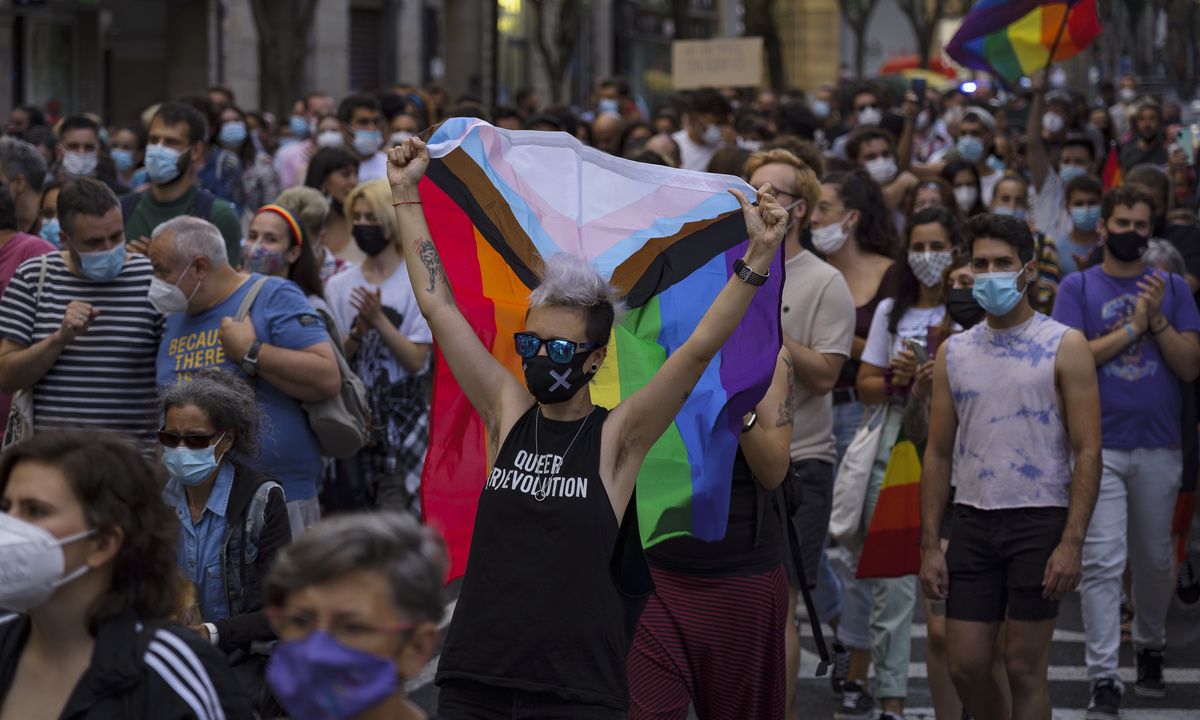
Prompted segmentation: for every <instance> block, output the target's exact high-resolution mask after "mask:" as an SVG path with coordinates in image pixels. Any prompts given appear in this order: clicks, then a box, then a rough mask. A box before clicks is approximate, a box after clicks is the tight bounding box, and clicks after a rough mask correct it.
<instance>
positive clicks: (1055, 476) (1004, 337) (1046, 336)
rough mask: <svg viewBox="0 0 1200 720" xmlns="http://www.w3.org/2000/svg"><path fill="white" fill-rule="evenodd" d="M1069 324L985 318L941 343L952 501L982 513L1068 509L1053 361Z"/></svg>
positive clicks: (1065, 443)
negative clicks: (952, 436)
mask: <svg viewBox="0 0 1200 720" xmlns="http://www.w3.org/2000/svg"><path fill="white" fill-rule="evenodd" d="M1068 329H1069V328H1068V327H1067V326H1066V325H1063V324H1061V323H1058V322H1055V321H1054V320H1051V319H1050V318H1048V317H1046V316H1045V315H1042V314H1040V313H1035V314H1034V316H1033V317H1032V318H1030V319H1029V320H1028V321H1027V322H1025V323H1024V324H1022V325H1020V326H1018V327H1015V328H1011V329H1008V330H994V329H992V328H990V327H988V325H987V323H986V322H984V323H980V324H979V325H976V326H975V327H974V328H972V329H970V330H968V331H967V332H964V333H961V334H959V335H955V336H953V337H952V338H950V339H949V340H948V341H947V342H946V351H947V353H948V354H947V356H946V370H947V376H948V379H949V383H950V392H951V396H952V397H953V400H954V409H955V411H956V413H957V414H958V437H957V438H956V442H955V449H954V460H955V473H957V480H958V490H957V494H956V495H955V502H959V503H963V504H965V505H970V506H972V507H976V508H979V509H981V510H1000V509H1006V508H1021V507H1067V503H1068V499H1069V488H1070V484H1071V465H1072V458H1071V442H1070V438H1069V436H1068V435H1067V431H1066V427H1065V426H1064V425H1063V418H1062V415H1061V413H1060V412H1059V407H1058V393H1057V391H1056V386H1055V382H1054V365H1055V360H1056V359H1057V357H1058V348H1059V345H1060V344H1061V342H1062V338H1063V335H1064V334H1066V332H1067V330H1068Z"/></svg>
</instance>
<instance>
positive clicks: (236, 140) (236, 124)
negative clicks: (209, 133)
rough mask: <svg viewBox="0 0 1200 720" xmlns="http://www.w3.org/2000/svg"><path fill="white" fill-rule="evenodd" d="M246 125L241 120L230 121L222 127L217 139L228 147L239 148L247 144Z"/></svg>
mask: <svg viewBox="0 0 1200 720" xmlns="http://www.w3.org/2000/svg"><path fill="white" fill-rule="evenodd" d="M246 135H247V132H246V123H244V122H242V121H241V120H230V121H229V122H227V123H225V124H223V125H222V126H221V132H220V133H219V134H218V135H217V139H218V140H220V141H221V144H222V145H224V146H226V147H239V146H240V145H241V144H242V143H244V142H246Z"/></svg>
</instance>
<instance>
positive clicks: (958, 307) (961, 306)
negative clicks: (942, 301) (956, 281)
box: [946, 288, 987, 330]
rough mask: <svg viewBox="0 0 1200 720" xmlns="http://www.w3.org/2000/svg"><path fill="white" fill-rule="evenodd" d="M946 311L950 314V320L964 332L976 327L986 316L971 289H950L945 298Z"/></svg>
mask: <svg viewBox="0 0 1200 720" xmlns="http://www.w3.org/2000/svg"><path fill="white" fill-rule="evenodd" d="M946 311H947V312H949V313H950V319H951V320H953V321H954V322H956V323H958V324H959V325H961V326H962V328H963V329H964V330H970V329H971V328H973V327H975V326H976V325H978V324H979V323H980V321H982V320H983V316H984V315H986V314H987V313H985V312H984V310H983V308H982V307H980V305H979V302H978V301H977V300H976V299H975V294H974V293H973V292H972V291H971V288H951V289H950V294H949V295H948V296H947V298H946Z"/></svg>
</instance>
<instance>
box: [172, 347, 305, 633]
mask: <svg viewBox="0 0 1200 720" xmlns="http://www.w3.org/2000/svg"><path fill="white" fill-rule="evenodd" d="M162 410H163V424H162V428H161V429H160V430H159V431H158V441H159V444H161V445H162V452H163V457H162V462H163V465H164V466H165V467H166V469H167V474H168V476H169V480H168V481H167V485H166V487H165V488H164V490H163V498H164V499H165V500H166V502H167V504H168V505H169V506H170V507H172V508H173V509H174V510H175V514H176V515H177V516H178V517H179V524H180V527H179V565H180V567H181V568H182V569H183V573H184V575H185V576H186V577H187V578H188V579H189V580H190V581H191V582H192V584H193V585H194V586H195V589H196V604H197V606H198V610H199V615H200V620H201V622H199V623H198V624H196V625H194V626H193V629H194V630H196V631H197V632H198V633H200V635H201V636H202V637H204V638H205V639H207V640H208V641H209V642H210V643H212V644H213V645H216V646H218V647H220V648H221V649H222V650H224V651H226V652H233V651H242V652H245V651H248V650H249V649H250V646H251V644H252V643H254V642H256V641H269V640H273V639H274V633H273V632H272V630H271V625H270V622H269V621H268V620H267V617H266V614H265V612H264V611H263V609H262V582H263V577H264V576H265V575H266V571H267V569H268V568H269V567H270V566H271V562H272V561H273V560H274V558H275V554H276V553H277V552H278V551H279V549H280V548H281V547H283V546H284V545H285V544H287V543H288V542H289V541H290V540H291V529H290V526H289V524H288V517H287V509H286V508H285V506H284V497H283V488H282V487H280V485H279V484H278V483H276V482H275V481H274V480H272V479H271V478H269V477H267V476H265V475H263V474H262V473H259V472H258V471H257V470H254V469H253V468H251V467H249V466H248V465H245V464H243V462H242V460H243V459H244V458H253V457H254V456H255V454H256V452H257V451H258V428H259V424H260V423H261V422H262V411H261V409H260V407H259V403H258V398H257V397H256V396H255V394H254V390H253V389H252V388H251V387H250V386H249V385H248V384H247V383H246V382H245V381H244V380H242V379H240V378H239V377H237V376H236V375H234V374H232V373H229V372H225V371H222V370H217V369H208V370H203V371H201V372H199V373H197V374H196V375H194V376H192V377H191V378H189V379H187V380H184V381H181V382H179V383H177V384H176V385H174V386H173V387H171V388H170V389H168V390H166V391H165V393H164V394H163V397H162Z"/></svg>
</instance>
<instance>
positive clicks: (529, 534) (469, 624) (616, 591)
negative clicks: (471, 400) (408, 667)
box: [437, 405, 653, 710]
mask: <svg viewBox="0 0 1200 720" xmlns="http://www.w3.org/2000/svg"><path fill="white" fill-rule="evenodd" d="M607 416H608V411H607V410H605V409H604V408H600V407H597V408H596V409H595V411H594V412H593V413H592V415H591V416H590V417H588V418H587V419H585V420H583V421H578V420H576V421H573V422H555V421H553V420H547V419H546V418H545V417H541V414H540V413H539V412H538V406H536V405H535V406H534V407H533V408H530V410H529V411H528V412H526V413H525V414H524V415H523V416H522V417H521V419H520V420H518V421H517V423H516V425H514V426H513V429H512V432H510V433H509V435H508V438H507V439H506V440H505V441H504V445H503V447H501V448H500V452H499V454H498V455H497V457H496V463H495V466H494V467H493V468H492V471H491V473H490V474H489V476H488V478H487V481H486V482H485V483H484V488H483V493H482V494H481V495H480V498H479V508H478V511H477V512H476V515H475V532H474V535H473V536H472V539H471V553H470V555H469V556H468V558H467V570H466V575H465V576H464V578H463V584H462V590H461V592H460V594H459V598H458V605H457V607H456V609H455V612H454V620H453V622H452V623H451V624H450V631H449V633H448V634H447V636H446V643H445V647H444V648H443V650H442V657H441V661H440V662H439V664H438V676H437V683H438V684H439V685H441V684H445V683H446V682H447V681H451V682H452V681H454V680H470V681H473V682H477V683H482V684H485V685H491V686H495V687H504V688H515V689H519V690H528V691H533V692H545V693H551V694H553V695H556V696H558V697H561V698H565V699H567V700H575V701H581V702H587V703H595V704H600V705H606V706H610V707H613V708H617V709H620V710H624V709H626V707H627V706H628V702H629V689H628V684H627V682H626V676H625V656H626V654H627V652H628V650H629V644H630V640H631V639H632V637H633V631H634V628H635V627H636V625H637V618H638V615H640V614H641V610H642V607H643V606H644V604H645V596H646V595H647V594H648V593H649V592H650V591H651V590H653V584H652V582H651V580H650V572H649V568H648V567H647V566H646V561H645V557H644V556H643V554H642V547H641V541H640V538H639V536H638V525H637V509H636V506H637V503H636V498H631V499H630V501H629V507H628V509H627V510H626V512H625V516H624V518H623V519H622V521H621V525H620V528H619V529H618V526H617V519H616V517H615V516H614V515H613V510H612V504H611V503H610V502H609V499H608V493H607V491H606V490H605V488H604V484H603V482H601V480H600V435H601V430H602V428H603V426H604V420H605V418H606V417H607ZM581 422H582V425H581ZM576 433H578V437H576ZM572 439H574V443H573V444H572ZM568 446H570V451H569V452H567V449H568Z"/></svg>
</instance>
